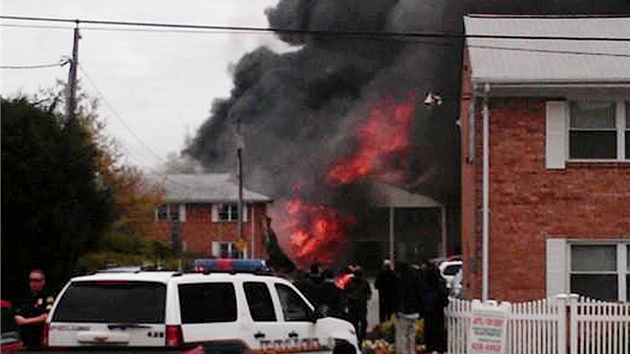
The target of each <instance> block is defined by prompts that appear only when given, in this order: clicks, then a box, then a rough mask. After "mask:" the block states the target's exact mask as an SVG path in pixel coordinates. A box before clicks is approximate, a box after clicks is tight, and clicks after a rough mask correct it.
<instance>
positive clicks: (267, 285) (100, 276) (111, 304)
mask: <svg viewBox="0 0 630 354" xmlns="http://www.w3.org/2000/svg"><path fill="white" fill-rule="evenodd" d="M231 262H236V261H231ZM229 263H230V262H223V263H221V267H220V268H221V269H220V270H216V271H208V270H207V269H204V272H203V273H199V272H194V273H184V274H183V273H178V272H167V271H139V272H119V273H111V272H110V273H96V274H92V275H87V276H82V277H76V278H73V279H71V280H70V281H69V282H68V284H66V286H65V287H64V288H63V290H62V291H61V293H60V295H59V296H58V297H57V299H56V301H55V304H54V305H53V308H52V309H51V312H50V315H49V316H48V320H47V325H46V331H45V338H46V339H47V342H48V346H49V348H50V349H56V348H65V349H85V348H90V349H113V348H116V349H120V348H133V349H140V350H142V349H144V350H150V349H156V348H162V349H169V348H172V349H178V350H195V349H198V350H202V351H205V352H220V353H242V352H244V351H246V350H253V351H275V350H282V351H291V352H307V351H321V352H331V351H332V350H333V349H334V348H335V346H337V345H340V344H342V343H346V344H347V343H349V344H351V345H352V346H353V347H354V348H355V350H356V352H357V353H359V349H358V345H357V337H356V333H355V330H354V327H353V326H352V324H350V323H349V322H347V321H344V320H341V319H337V318H331V317H323V316H321V315H319V312H318V311H316V309H314V308H313V306H312V305H311V304H310V303H309V302H308V300H307V299H306V298H305V296H304V295H303V294H302V293H300V292H299V290H298V289H297V288H295V287H294V286H293V284H292V283H291V282H290V281H288V280H286V279H283V278H280V277H276V276H272V275H261V274H259V273H242V272H241V273H239V272H235V271H234V270H233V269H235V268H231V267H229ZM233 264H237V263H233Z"/></svg>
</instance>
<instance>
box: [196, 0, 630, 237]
mask: <svg viewBox="0 0 630 354" xmlns="http://www.w3.org/2000/svg"><path fill="white" fill-rule="evenodd" d="M465 13H496V14H532V15H534V14H548V15H550V14H556V15H578V14H627V13H630V4H629V2H628V1H627V0H573V1H572V0H512V1H510V0H483V1H482V0H477V1H470V0H469V1H462V0H425V1H420V0H369V1H366V0H345V1H344V0H280V1H279V3H278V4H277V5H276V6H275V7H274V8H270V9H268V10H267V11H266V14H267V18H268V20H269V25H270V27H272V28H286V29H294V30H300V31H301V32H300V33H290V34H287V33H278V34H277V35H278V37H279V38H280V39H282V40H283V41H285V42H286V43H289V44H291V45H293V46H295V48H296V50H295V51H291V52H286V53H281V54H280V53H275V52H273V51H271V50H270V49H268V48H266V47H261V48H258V49H257V50H255V51H253V52H251V53H249V54H247V55H245V56H244V57H242V58H241V59H240V61H239V62H238V63H237V64H236V66H235V68H234V78H233V80H234V88H233V90H232V92H231V95H230V97H229V98H225V99H218V100H216V101H215V102H214V104H213V107H212V112H211V115H210V117H209V118H208V120H207V121H206V122H205V123H204V124H203V125H202V126H201V127H200V129H199V130H198V132H197V134H196V137H195V138H194V139H193V141H192V143H191V144H190V146H188V147H187V149H186V150H185V153H186V154H188V155H190V156H192V157H194V158H196V159H197V160H199V161H201V162H202V164H203V165H204V166H205V167H206V168H207V169H208V170H210V171H233V170H234V166H235V164H236V163H235V159H236V152H235V151H236V141H237V139H236V138H235V135H236V134H235V133H236V132H235V129H236V124H237V121H240V127H241V131H242V135H243V137H244V141H245V149H244V154H243V163H244V166H245V169H244V171H245V173H244V178H245V184H246V185H247V186H248V187H249V188H252V189H254V190H257V191H260V192H262V193H265V194H267V195H269V196H271V197H272V198H273V199H274V200H281V199H283V198H284V197H287V196H289V195H291V194H292V193H294V190H295V189H294V186H295V185H298V184H299V185H301V186H302V188H301V189H300V191H301V192H300V193H301V194H302V195H303V196H305V197H307V198H311V199H313V198H317V199H318V200H317V202H323V203H336V204H338V205H340V206H342V207H343V208H346V209H352V208H353V205H358V204H362V203H364V202H365V201H364V200H361V198H358V199H357V197H355V198H354V199H350V198H345V197H344V196H346V195H348V193H340V192H339V190H337V189H335V188H330V187H325V184H324V183H322V181H323V179H324V174H325V173H326V172H327V171H328V170H329V168H330V164H331V162H332V161H334V160H335V159H336V158H339V157H343V156H347V155H348V154H351V153H352V152H353V150H354V149H355V148H356V144H357V143H356V130H357V126H358V125H359V124H361V122H363V121H364V120H365V119H366V117H367V113H368V111H369V109H370V107H371V105H373V104H374V103H375V102H378V101H379V100H380V99H382V98H383V97H384V96H389V97H394V98H400V99H403V98H405V97H408V95H409V94H410V92H415V94H416V97H417V100H418V102H419V104H418V108H417V110H416V113H415V122H414V126H413V129H412V132H411V134H410V139H412V141H413V144H414V148H413V152H412V155H411V156H410V160H409V163H408V166H407V168H406V176H405V178H404V181H402V184H403V185H402V186H403V187H405V188H407V189H409V190H412V191H415V192H418V193H421V194H425V195H429V196H431V197H433V198H434V199H436V200H439V201H441V202H442V203H444V204H446V205H447V206H448V208H449V210H457V209H458V208H459V206H458V205H459V204H458V203H459V163H460V160H459V131H458V128H457V125H456V121H457V119H458V116H459V93H460V86H461V67H462V47H463V40H462V39H457V38H445V39H439V38H438V39H420V38H401V37H379V36H373V35H364V36H361V35H357V34H356V33H357V32H366V33H376V32H428V33H455V34H461V33H463V19H462V16H463V15H464V14H465ZM309 30H314V31H318V30H320V31H321V30H332V31H347V32H353V33H354V35H342V34H336V35H332V34H312V33H311V34H309V33H307V31H309ZM429 91H433V92H436V93H439V94H440V95H441V96H442V97H443V99H444V103H443V104H442V105H441V106H439V107H435V108H433V109H427V108H426V107H424V106H423V105H422V99H423V98H424V95H425V94H426V93H427V92H429ZM358 209H359V208H358V207H357V210H358ZM455 218H456V216H455ZM453 224H454V225H457V224H458V223H457V222H456V221H455V222H454V223H453ZM280 236H284V235H280ZM452 236H455V237H456V235H452Z"/></svg>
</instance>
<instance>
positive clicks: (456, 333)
mask: <svg viewBox="0 0 630 354" xmlns="http://www.w3.org/2000/svg"><path fill="white" fill-rule="evenodd" d="M510 305H511V306H510V310H509V312H508V314H507V319H508V321H507V340H506V350H505V354H630V303H614V302H602V301H597V300H593V299H589V298H586V297H581V296H578V295H575V294H570V295H566V294H562V295H557V296H555V297H551V298H547V299H542V300H536V301H531V302H524V303H512V304H510ZM471 318H472V301H471V300H460V299H451V301H450V304H449V305H448V307H447V308H446V325H447V330H448V353H450V354H466V353H467V352H468V335H469V329H470V326H471Z"/></svg>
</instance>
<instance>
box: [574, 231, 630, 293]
mask: <svg viewBox="0 0 630 354" xmlns="http://www.w3.org/2000/svg"><path fill="white" fill-rule="evenodd" d="M629 249H630V245H628V244H626V243H620V244H612V243H611V244H582V243H575V244H571V245H570V274H569V284H570V291H571V292H572V293H576V294H581V295H585V296H589V297H591V298H594V299H598V300H607V301H617V300H627V299H628V295H629V294H628V281H629V280H630V261H629V260H628V252H629ZM621 260H625V261H624V262H620V261H621ZM624 285H625V286H624Z"/></svg>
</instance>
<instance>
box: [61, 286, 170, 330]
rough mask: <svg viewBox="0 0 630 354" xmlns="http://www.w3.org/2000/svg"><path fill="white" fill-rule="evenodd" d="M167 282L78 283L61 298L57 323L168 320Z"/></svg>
mask: <svg viewBox="0 0 630 354" xmlns="http://www.w3.org/2000/svg"><path fill="white" fill-rule="evenodd" d="M165 299H166V285H165V284H162V283H151V282H138V281H129V282H120V283H104V282H75V283H73V284H72V285H70V287H69V288H68V290H67V291H66V292H65V293H64V294H63V296H62V298H61V299H60V300H59V304H58V305H57V309H56V310H55V314H54V315H53V321H56V322H106V323H112V322H128V323H164V309H165V307H166V306H165V303H166V300H165Z"/></svg>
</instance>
